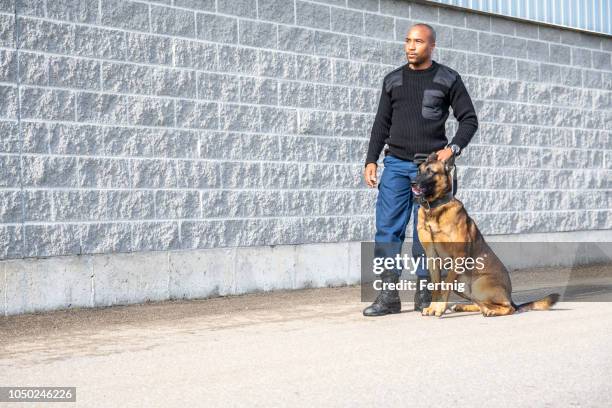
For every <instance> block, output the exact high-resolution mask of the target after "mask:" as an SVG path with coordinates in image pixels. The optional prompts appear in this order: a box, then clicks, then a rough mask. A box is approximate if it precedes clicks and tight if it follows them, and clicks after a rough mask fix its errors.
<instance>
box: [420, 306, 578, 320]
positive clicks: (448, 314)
mask: <svg viewBox="0 0 612 408" xmlns="http://www.w3.org/2000/svg"><path fill="white" fill-rule="evenodd" d="M571 310H574V309H569V308H553V309H548V310H530V311H529V313H533V312H535V313H539V312H568V311H571ZM414 312H416V313H419V314H420V312H417V311H416V310H414ZM523 313H527V312H521V313H513V314H510V315H506V316H490V317H494V318H495V317H512V316H517V315H522V314H523ZM469 316H482V313H480V312H449V311H446V313H444V314H443V315H442V316H441V318H442V319H454V318H457V317H469ZM422 317H431V316H422ZM484 317H487V316H484ZM439 318H440V317H439Z"/></svg>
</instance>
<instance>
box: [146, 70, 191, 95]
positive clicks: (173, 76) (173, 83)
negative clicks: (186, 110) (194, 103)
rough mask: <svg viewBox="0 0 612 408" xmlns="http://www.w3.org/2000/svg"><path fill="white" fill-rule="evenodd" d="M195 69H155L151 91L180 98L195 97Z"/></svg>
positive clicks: (155, 93)
mask: <svg viewBox="0 0 612 408" xmlns="http://www.w3.org/2000/svg"><path fill="white" fill-rule="evenodd" d="M195 81H196V73H195V71H186V70H183V69H165V68H159V69H154V70H153V72H152V75H151V91H152V92H153V94H154V95H159V96H173V97H178V98H195V97H196V87H195V86H194V84H195Z"/></svg>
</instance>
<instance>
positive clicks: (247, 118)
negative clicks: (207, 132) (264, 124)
mask: <svg viewBox="0 0 612 408" xmlns="http://www.w3.org/2000/svg"><path fill="white" fill-rule="evenodd" d="M219 122H220V123H219V128H220V129H222V130H241V131H247V132H258V131H259V129H260V125H259V123H260V122H259V108H258V107H255V106H243V105H234V104H223V105H221V111H220V116H219Z"/></svg>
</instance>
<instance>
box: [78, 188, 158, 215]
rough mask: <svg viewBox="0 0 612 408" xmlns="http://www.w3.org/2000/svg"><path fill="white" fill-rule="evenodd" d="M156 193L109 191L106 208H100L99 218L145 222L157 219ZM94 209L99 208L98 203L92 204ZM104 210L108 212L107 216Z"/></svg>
mask: <svg viewBox="0 0 612 408" xmlns="http://www.w3.org/2000/svg"><path fill="white" fill-rule="evenodd" d="M154 202H155V199H154V193H153V191H146V190H145V191H142V190H139V191H109V192H108V194H107V196H106V200H105V202H104V203H103V204H105V205H106V207H102V208H100V216H99V217H98V218H103V217H105V218H108V219H109V220H145V219H152V218H154V217H155V212H154V208H155V206H154ZM90 206H91V207H92V209H94V214H95V213H96V211H95V209H96V208H98V207H99V205H98V204H97V203H94V204H93V205H92V204H90ZM104 210H107V213H106V214H105V213H104V212H102V211H104Z"/></svg>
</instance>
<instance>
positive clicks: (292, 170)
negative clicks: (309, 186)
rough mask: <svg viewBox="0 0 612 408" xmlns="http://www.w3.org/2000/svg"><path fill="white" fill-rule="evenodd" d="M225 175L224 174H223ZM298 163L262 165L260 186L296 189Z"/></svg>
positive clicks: (297, 184)
mask: <svg viewBox="0 0 612 408" xmlns="http://www.w3.org/2000/svg"><path fill="white" fill-rule="evenodd" d="M224 174H225V173H224ZM299 177H300V175H299V164H298V163H278V164H277V163H262V164H261V182H260V186H261V187H264V188H289V189H291V188H298V186H299V184H300V183H299Z"/></svg>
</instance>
